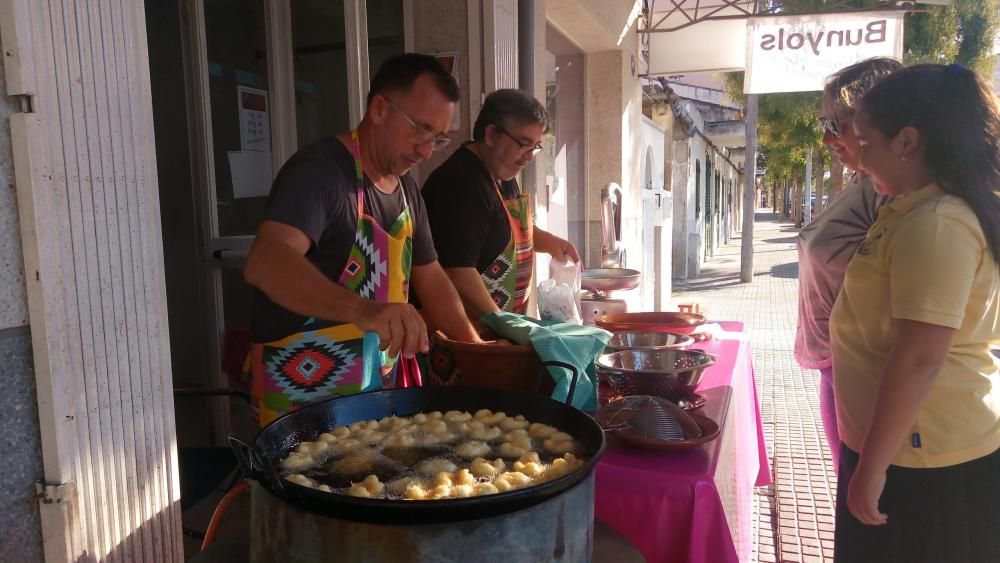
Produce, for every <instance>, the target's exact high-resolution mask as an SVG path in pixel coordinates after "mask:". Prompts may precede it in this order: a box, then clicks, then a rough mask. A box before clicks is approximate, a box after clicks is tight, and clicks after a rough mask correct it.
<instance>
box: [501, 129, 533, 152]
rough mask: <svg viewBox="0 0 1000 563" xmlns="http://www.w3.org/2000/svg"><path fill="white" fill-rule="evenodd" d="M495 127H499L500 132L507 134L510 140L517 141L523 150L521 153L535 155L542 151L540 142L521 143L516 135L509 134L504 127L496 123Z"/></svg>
mask: <svg viewBox="0 0 1000 563" xmlns="http://www.w3.org/2000/svg"><path fill="white" fill-rule="evenodd" d="M497 129H499V130H500V132H501V133H503V134H504V135H507V136H508V137H510V140H511V141H514V142H515V143H517V146H519V147H521V152H523V153H531V156H535V155H536V154H538V153H540V152H542V144H541V143H535V144H531V143H522V142H521V141H520V140H519V139H518V138H517V137H515V136H513V135H511V134H510V133H508V132H507V130H506V129H504V128H503V127H500V126H499V125H498V126H497Z"/></svg>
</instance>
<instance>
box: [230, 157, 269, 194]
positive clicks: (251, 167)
mask: <svg viewBox="0 0 1000 563" xmlns="http://www.w3.org/2000/svg"><path fill="white" fill-rule="evenodd" d="M229 173H230V175H231V176H232V178H233V199H239V198H245V197H264V196H266V195H267V194H269V193H270V192H271V174H272V173H273V172H272V169H271V151H268V152H258V151H229Z"/></svg>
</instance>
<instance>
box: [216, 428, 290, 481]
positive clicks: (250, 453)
mask: <svg viewBox="0 0 1000 563" xmlns="http://www.w3.org/2000/svg"><path fill="white" fill-rule="evenodd" d="M229 447H230V448H232V449H233V454H234V455H235V456H236V461H238V462H239V463H240V468H242V469H243V473H244V474H245V475H246V476H247V477H248V478H250V479H254V480H257V481H264V480H266V481H268V482H269V483H270V484H271V486H272V487H274V488H275V489H277V490H279V491H283V490H284V489H285V484H284V482H283V481H282V479H281V478H280V477H278V472H277V471H275V470H274V466H272V465H271V464H270V463H267V462H265V461H264V460H262V459H261V456H260V455H259V454H258V453H257V450H256V449H255V448H254V447H253V446H251V445H250V444H248V443H246V442H245V441H244V440H243V439H242V438H240V437H239V435H237V434H230V435H229Z"/></svg>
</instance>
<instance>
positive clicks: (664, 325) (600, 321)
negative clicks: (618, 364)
mask: <svg viewBox="0 0 1000 563" xmlns="http://www.w3.org/2000/svg"><path fill="white" fill-rule="evenodd" d="M594 322H595V323H596V324H597V326H599V327H600V328H603V329H604V330H607V331H610V332H629V331H645V332H676V333H679V334H691V333H692V332H694V330H695V329H696V328H698V327H699V326H701V325H703V324H705V322H706V320H705V317H703V316H701V315H698V314H695V313H672V312H660V313H617V314H614V315H601V316H600V317H597V319H595V320H594Z"/></svg>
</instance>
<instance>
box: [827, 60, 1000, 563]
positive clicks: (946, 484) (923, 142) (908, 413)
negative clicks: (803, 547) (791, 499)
mask: <svg viewBox="0 0 1000 563" xmlns="http://www.w3.org/2000/svg"><path fill="white" fill-rule="evenodd" d="M854 130H855V133H856V134H857V137H858V142H859V144H860V146H861V152H860V165H861V168H862V169H863V170H864V171H865V172H866V173H868V174H869V175H870V176H871V177H872V179H873V181H874V183H875V188H876V190H878V191H879V192H880V193H883V194H886V195H892V196H898V197H897V199H896V200H895V201H893V202H892V203H890V204H888V205H886V206H885V207H883V208H882V209H881V210H880V211H879V214H878V219H877V220H876V222H875V224H874V225H872V227H871V229H870V230H869V231H868V235H867V236H866V238H865V240H864V242H863V243H862V244H861V246H860V247H859V248H858V251H857V253H856V255H855V257H854V258H853V260H852V261H851V263H850V265H849V266H848V268H847V274H846V278H845V280H844V286H843V289H842V290H841V293H840V296H839V298H838V300H837V303H836V305H835V306H834V310H833V314H832V317H831V321H830V329H831V344H832V348H833V364H834V389H835V392H836V401H837V420H838V428H839V431H840V437H841V441H842V444H843V445H842V447H841V462H840V471H839V478H840V480H839V483H838V487H837V521H836V556H835V558H836V560H837V561H851V562H859V561H879V562H887V561H906V562H907V563H910V562H915V561H933V562H935V563H938V562H942V561H1000V366H998V362H997V360H996V359H995V358H994V357H993V356H992V355H991V354H990V352H989V348H990V346H991V344H995V343H996V342H998V340H1000V336H998V333H1000V266H998V263H1000V193H998V191H997V188H998V187H1000V109H998V106H997V99H996V98H995V97H994V96H993V94H992V93H991V92H990V91H989V88H988V87H987V86H986V85H985V84H984V83H983V81H982V80H981V79H979V78H978V77H977V76H976V74H975V73H974V72H971V71H969V70H966V69H963V68H962V67H960V66H958V65H949V66H943V65H920V66H914V67H910V68H907V69H904V70H901V71H898V72H896V73H893V74H892V75H890V76H888V77H886V78H885V79H883V80H882V81H881V82H879V83H878V84H877V85H876V86H875V87H874V88H873V89H872V90H871V91H870V92H869V93H868V94H867V95H866V96H865V97H864V99H863V101H862V103H861V108H860V111H859V112H858V113H857V114H856V115H855V118H854Z"/></svg>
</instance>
